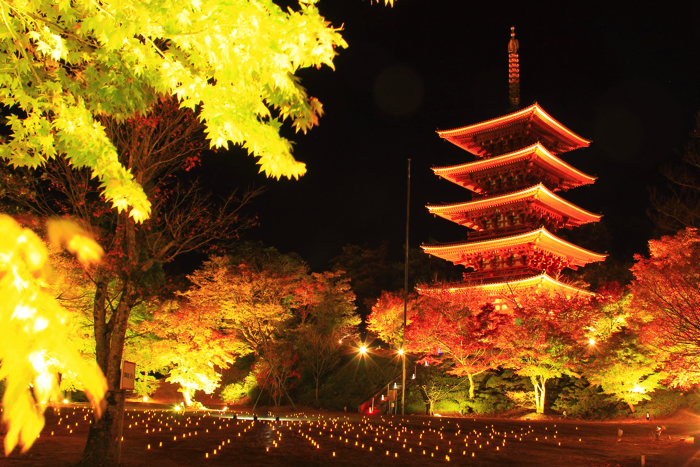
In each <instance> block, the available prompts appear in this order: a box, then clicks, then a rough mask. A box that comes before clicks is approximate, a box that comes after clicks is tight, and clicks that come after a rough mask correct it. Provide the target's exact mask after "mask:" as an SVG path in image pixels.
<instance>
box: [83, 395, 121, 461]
mask: <svg viewBox="0 0 700 467" xmlns="http://www.w3.org/2000/svg"><path fill="white" fill-rule="evenodd" d="M123 398H124V392H123V391H119V390H117V391H112V390H109V391H107V393H106V394H105V401H106V402H107V407H106V409H105V411H104V412H103V414H102V417H101V418H99V419H96V420H92V423H91V424H90V431H89V432H88V439H87V444H86V445H85V450H84V451H83V458H82V460H81V462H80V465H81V466H85V467H93V466H99V467H102V466H105V467H108V466H113V465H116V463H117V450H118V448H119V443H118V441H119V439H118V437H119V416H120V414H119V407H120V404H121V399H123Z"/></svg>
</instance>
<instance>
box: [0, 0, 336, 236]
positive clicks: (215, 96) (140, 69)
mask: <svg viewBox="0 0 700 467" xmlns="http://www.w3.org/2000/svg"><path fill="white" fill-rule="evenodd" d="M315 3H316V1H315V0H301V1H300V7H299V9H298V10H297V11H293V10H291V9H290V10H288V11H283V10H282V9H281V8H280V7H278V6H277V5H275V4H274V3H273V2H272V1H269V0H246V1H236V2H224V1H221V0H192V1H187V2H178V3H172V2H141V1H137V0H114V1H109V2H99V3H95V2H93V1H91V0H77V1H73V2H65V1H56V2H53V1H48V0H47V1H24V2H6V1H2V2H0V15H1V16H2V21H1V22H0V50H1V51H2V56H1V57H0V62H1V64H2V67H1V68H2V72H1V73H0V101H1V102H2V103H3V104H4V105H5V106H7V107H9V108H17V109H21V111H22V115H21V116H20V115H12V116H11V117H10V119H9V125H10V127H11V129H12V132H13V135H12V138H11V139H10V140H9V141H8V142H7V143H6V144H3V145H1V146H0V157H4V158H6V159H8V160H9V161H10V162H11V163H13V164H15V165H18V166H29V167H37V166H40V165H43V164H44V163H45V162H46V161H47V160H49V159H51V158H54V157H56V156H58V155H65V157H66V158H67V159H68V160H69V161H70V163H71V165H72V166H73V167H76V168H79V167H88V168H89V169H90V170H91V172H92V175H93V176H94V177H97V178H98V179H99V180H100V184H101V188H102V190H103V192H104V196H105V198H106V199H107V200H108V201H110V202H111V203H112V205H113V206H114V207H116V208H117V209H118V210H120V211H121V210H125V209H130V216H131V217H133V219H134V220H135V221H136V222H141V221H143V220H144V219H146V218H147V217H148V216H149V214H150V203H149V201H148V199H147V198H146V196H145V194H144V193H143V191H142V190H141V189H140V187H139V185H138V184H137V183H136V181H135V180H134V177H133V175H132V173H130V172H129V171H128V170H126V169H125V168H124V167H123V166H122V165H121V164H120V163H119V160H118V156H117V152H116V149H115V147H114V145H113V142H112V141H110V139H109V138H108V137H107V135H106V134H105V131H104V127H103V126H102V125H101V124H100V123H99V122H98V121H97V120H96V117H97V116H99V115H108V116H112V117H114V118H116V119H117V120H122V119H124V118H128V117H129V116H132V115H134V114H136V113H141V114H145V113H146V111H147V109H148V108H149V107H150V106H151V105H152V104H153V102H154V99H155V96H156V94H164V95H176V96H177V97H178V99H179V101H180V102H181V105H182V106H183V107H187V108H190V109H194V108H195V107H198V108H199V110H200V118H201V119H202V120H203V121H205V122H206V132H207V135H208V137H209V139H210V144H211V146H212V147H223V146H227V145H228V144H229V142H231V143H233V144H237V145H241V146H243V147H244V148H245V149H247V151H248V152H249V154H253V155H255V156H256V157H258V164H260V170H261V171H264V172H265V173H266V174H267V175H268V176H271V177H277V178H279V177H280V176H285V177H290V178H291V177H299V176H300V175H303V174H304V172H305V171H306V168H305V165H304V164H303V163H301V162H298V161H296V160H295V159H294V157H293V156H292V154H291V150H292V146H291V143H290V142H289V141H288V140H286V139H285V138H283V137H281V136H280V134H279V132H280V128H281V125H282V122H283V121H284V120H286V119H289V120H290V121H291V123H292V126H293V127H294V128H295V129H296V130H297V131H304V132H305V131H307V130H308V129H310V128H311V127H313V126H314V125H316V124H317V123H318V117H319V116H320V115H321V114H322V107H321V104H320V102H318V100H316V99H315V98H313V97H311V96H309V95H308V94H307V93H306V90H305V89H304V88H303V87H302V86H301V85H300V83H299V79H298V78H297V77H296V76H295V75H294V73H296V72H297V71H298V70H299V69H301V68H307V67H312V66H313V67H320V66H321V65H323V64H326V65H328V66H330V67H333V57H334V56H335V54H336V52H335V48H336V47H345V46H346V45H347V44H346V43H345V41H344V40H343V39H342V37H341V36H340V34H339V32H338V30H337V29H335V28H333V27H332V26H330V25H329V23H328V22H326V21H325V20H324V19H323V17H321V16H320V15H319V13H318V10H317V8H316V5H315Z"/></svg>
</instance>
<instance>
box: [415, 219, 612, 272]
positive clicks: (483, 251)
mask: <svg viewBox="0 0 700 467" xmlns="http://www.w3.org/2000/svg"><path fill="white" fill-rule="evenodd" d="M421 248H423V250H424V251H425V252H426V253H427V254H429V255H432V256H437V257H438V258H442V259H444V260H446V261H450V262H452V263H454V264H462V265H464V266H467V267H474V268H476V269H479V268H481V267H483V266H479V265H482V264H483V263H484V261H486V262H488V261H491V260H492V259H495V258H500V260H501V261H504V260H505V259H506V258H509V257H513V256H516V257H517V258H516V259H515V261H516V263H517V262H518V261H519V262H521V263H523V264H524V262H526V260H527V258H529V257H531V256H532V255H535V254H540V255H541V254H545V255H546V256H548V257H553V258H557V261H559V262H561V263H562V264H563V266H565V267H570V268H574V269H575V268H577V267H579V266H585V265H586V264H588V263H594V262H598V261H604V260H605V258H606V257H607V255H605V254H599V253H594V252H592V251H589V250H586V249H584V248H581V247H578V246H576V245H574V244H572V243H569V242H567V241H565V240H562V239H560V238H559V237H557V236H555V235H553V234H551V233H550V232H549V231H548V230H547V229H545V228H544V227H543V228H540V229H538V230H534V231H531V232H527V233H523V234H518V235H512V236H507V237H500V238H494V239H489V240H481V241H475V242H459V243H451V244H444V245H422V246H421Z"/></svg>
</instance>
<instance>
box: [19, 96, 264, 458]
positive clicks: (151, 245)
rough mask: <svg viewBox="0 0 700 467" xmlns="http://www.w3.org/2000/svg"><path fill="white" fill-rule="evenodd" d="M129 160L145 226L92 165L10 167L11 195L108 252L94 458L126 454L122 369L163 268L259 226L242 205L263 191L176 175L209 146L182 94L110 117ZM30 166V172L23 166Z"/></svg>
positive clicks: (100, 295)
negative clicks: (147, 208) (119, 203)
mask: <svg viewBox="0 0 700 467" xmlns="http://www.w3.org/2000/svg"><path fill="white" fill-rule="evenodd" d="M103 121H104V123H105V126H104V128H105V129H106V131H107V134H108V135H109V136H110V138H111V139H112V140H113V141H114V142H115V143H116V147H117V150H118V153H119V158H120V161H121V162H122V163H123V164H124V166H125V167H127V168H128V169H129V170H130V171H131V173H132V174H134V176H135V178H136V179H137V180H138V181H139V182H140V183H141V184H142V186H143V188H144V190H145V193H146V194H147V196H148V199H149V201H150V203H151V213H152V216H151V217H150V218H149V219H147V220H145V221H144V222H142V223H136V221H135V220H134V218H133V217H131V216H129V215H128V213H127V212H126V211H122V212H118V210H116V209H113V208H111V207H110V206H109V204H107V203H106V202H105V199H104V197H103V196H102V194H101V191H100V188H99V187H98V186H97V185H96V184H95V183H93V182H92V181H91V176H92V175H91V173H90V172H89V171H88V170H85V169H84V170H75V169H73V168H72V167H71V166H70V165H69V164H68V162H67V161H66V160H65V159H62V158H57V159H55V160H52V161H50V162H48V163H47V168H46V170H44V171H42V172H41V173H40V174H38V175H39V176H33V175H34V174H32V173H23V177H15V173H14V172H6V173H5V180H8V184H7V187H8V191H7V193H8V194H9V195H10V196H12V197H13V199H15V200H16V201H17V202H20V203H24V206H25V207H26V208H27V209H33V210H34V211H35V212H37V213H38V214H40V215H44V216H49V215H52V214H53V215H55V214H60V215H72V216H75V217H76V218H77V219H79V220H80V222H81V224H82V225H84V226H86V227H89V229H90V230H91V231H92V232H93V234H94V235H95V236H96V238H97V239H98V241H99V242H100V243H101V244H102V245H103V246H104V247H105V249H106V251H107V255H106V259H105V261H103V262H102V263H101V264H100V265H99V266H98V267H97V268H95V270H94V271H91V273H90V276H89V277H90V280H91V282H92V283H93V286H94V295H93V300H92V302H93V303H92V316H93V320H92V323H93V327H94V337H95V355H96V360H97V364H98V366H99V367H100V369H101V370H102V372H103V373H104V374H105V376H106V378H107V385H108V389H109V392H108V394H107V410H106V412H105V413H104V414H103V416H102V417H101V418H100V419H99V420H95V421H94V423H93V425H92V426H91V429H90V434H89V436H88V443H87V446H86V451H85V457H84V462H85V463H91V462H92V463H95V462H103V463H109V462H113V459H115V458H116V447H117V445H116V443H115V442H113V440H115V439H117V431H118V423H116V422H115V420H117V418H116V416H117V408H118V397H121V395H120V393H119V392H116V391H117V390H118V389H119V380H120V367H121V361H122V358H123V352H124V346H125V342H126V337H127V332H128V329H129V317H130V315H131V311H132V310H133V309H134V308H135V307H138V306H139V305H140V304H142V303H144V301H146V300H148V299H149V298H150V297H152V296H154V295H157V293H158V292H159V290H160V285H162V265H163V264H165V263H168V262H170V261H172V260H173V259H175V258H176V257H177V256H178V255H180V254H183V253H187V252H190V251H195V250H199V249H202V248H204V247H206V246H209V245H213V244H216V243H218V242H225V241H231V240H234V239H235V238H236V235H237V232H238V230H239V229H242V228H245V227H248V226H250V225H252V222H251V221H250V220H247V219H246V218H245V217H244V216H242V215H241V212H240V210H241V208H242V206H243V205H245V204H246V203H247V202H248V200H250V198H251V197H252V196H254V195H255V192H250V191H248V192H245V193H243V194H242V195H241V196H237V195H236V193H233V194H232V195H231V196H230V197H229V198H227V199H225V200H222V201H221V202H220V203H218V204H216V203H214V201H213V200H212V199H211V197H210V196H209V195H207V194H205V193H203V192H202V190H200V189H199V188H198V186H197V185H196V183H194V184H185V183H182V182H180V181H179V180H178V178H177V177H176V176H175V175H176V174H178V173H181V172H183V171H185V170H187V169H188V168H189V167H191V165H192V163H193V162H196V161H197V159H198V157H199V153H200V151H201V150H202V149H203V148H204V147H205V144H204V143H205V141H204V137H203V134H202V127H201V124H200V123H199V121H198V119H197V118H196V117H195V116H194V114H193V113H192V112H190V111H189V110H180V109H178V107H177V104H176V103H175V102H174V101H173V100H172V99H163V100H161V101H160V102H159V103H158V104H157V105H156V106H155V107H154V108H153V111H152V112H151V113H149V114H148V115H144V116H138V117H134V118H130V119H128V120H126V121H125V122H123V123H117V122H115V121H114V120H112V119H104V120H103ZM20 173H21V172H20Z"/></svg>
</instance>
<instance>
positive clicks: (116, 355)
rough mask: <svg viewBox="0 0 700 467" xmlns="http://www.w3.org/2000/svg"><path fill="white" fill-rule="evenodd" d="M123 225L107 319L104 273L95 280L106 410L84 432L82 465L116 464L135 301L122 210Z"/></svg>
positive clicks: (128, 231) (131, 252)
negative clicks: (116, 290)
mask: <svg viewBox="0 0 700 467" xmlns="http://www.w3.org/2000/svg"><path fill="white" fill-rule="evenodd" d="M120 216H121V219H120V220H121V223H122V225H123V227H124V247H123V248H124V255H125V257H126V261H125V262H126V264H125V268H124V270H122V273H121V274H120V279H121V281H122V293H121V297H120V299H119V302H118V304H117V306H116V308H115V309H114V312H113V313H112V316H111V317H110V319H109V321H107V306H108V303H107V286H108V281H109V279H108V277H107V274H106V273H105V274H104V275H103V276H102V277H100V278H99V279H98V282H97V289H96V292H95V298H94V302H93V303H94V308H93V314H94V327H95V344H96V345H95V351H96V359H97V363H98V365H99V366H100V369H101V370H102V372H103V373H104V375H105V377H106V379H107V396H106V398H105V400H106V405H107V407H106V409H105V412H104V414H103V415H102V418H100V419H93V420H92V423H91V424H90V431H89V432H88V439H87V443H86V444H85V450H84V451H83V458H82V460H81V465H82V466H85V467H87V466H100V467H102V466H104V467H109V466H115V465H117V448H118V445H119V444H118V442H119V432H120V424H121V419H120V416H119V415H120V414H119V407H120V402H121V398H123V397H124V394H123V393H122V392H121V391H120V382H121V363H122V354H123V352H124V342H125V340H126V330H127V326H128V323H129V314H130V313H131V308H132V307H133V304H134V303H135V302H136V295H137V290H136V286H135V283H136V280H135V278H136V276H137V274H138V272H137V270H136V267H135V264H136V263H137V261H136V259H135V258H137V256H136V239H135V231H134V222H133V220H132V219H130V218H129V217H128V216H127V214H126V213H122V214H121V215H120Z"/></svg>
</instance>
